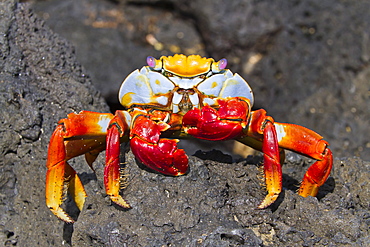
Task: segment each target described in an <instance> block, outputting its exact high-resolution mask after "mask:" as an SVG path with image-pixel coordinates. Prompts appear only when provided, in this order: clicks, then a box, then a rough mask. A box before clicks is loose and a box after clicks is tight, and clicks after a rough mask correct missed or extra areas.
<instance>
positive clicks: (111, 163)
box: [104, 111, 131, 208]
mask: <svg viewBox="0 0 370 247" xmlns="http://www.w3.org/2000/svg"><path fill="white" fill-rule="evenodd" d="M127 130H128V124H127V121H126V118H125V115H124V114H123V112H122V111H117V112H116V116H115V117H114V118H113V119H112V120H111V121H110V123H109V128H108V133H107V147H106V152H105V156H106V162H105V169H104V185H105V190H106V193H107V195H109V197H110V199H111V200H112V201H113V202H114V203H116V204H117V205H119V206H121V207H123V208H130V207H131V206H130V204H129V203H128V202H126V201H125V199H123V198H122V196H120V195H119V192H120V188H121V186H120V161H119V155H120V140H121V138H124V137H127V135H126V131H127Z"/></svg>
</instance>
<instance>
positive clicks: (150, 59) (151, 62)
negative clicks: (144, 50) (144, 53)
mask: <svg viewBox="0 0 370 247" xmlns="http://www.w3.org/2000/svg"><path fill="white" fill-rule="evenodd" d="M146 63H147V64H148V65H149V67H152V68H154V67H155V58H154V57H152V56H148V57H147V58H146Z"/></svg>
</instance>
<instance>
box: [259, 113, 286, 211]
mask: <svg viewBox="0 0 370 247" xmlns="http://www.w3.org/2000/svg"><path fill="white" fill-rule="evenodd" d="M262 152H263V159H264V164H263V168H264V173H265V182H266V189H267V192H268V194H267V195H266V197H265V199H264V200H263V201H262V203H261V204H260V205H259V206H258V208H266V207H268V206H269V205H271V204H272V203H274V202H275V201H276V199H277V198H278V196H279V194H280V192H281V190H282V180H283V176H282V175H283V174H282V171H281V164H280V154H279V146H278V141H277V135H276V130H275V126H274V124H273V123H272V122H271V121H269V120H268V121H266V122H265V126H264V128H263V143H262Z"/></svg>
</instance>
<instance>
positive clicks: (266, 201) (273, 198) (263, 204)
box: [257, 193, 279, 209]
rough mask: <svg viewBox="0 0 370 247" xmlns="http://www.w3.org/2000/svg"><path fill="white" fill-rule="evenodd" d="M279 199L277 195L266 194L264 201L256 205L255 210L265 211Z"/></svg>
mask: <svg viewBox="0 0 370 247" xmlns="http://www.w3.org/2000/svg"><path fill="white" fill-rule="evenodd" d="M278 197H279V193H270V194H268V195H267V196H266V197H265V199H264V200H263V201H262V202H261V204H260V205H258V207H257V209H265V208H267V207H268V206H270V205H271V204H273V203H274V202H275V201H276V199H277V198H278Z"/></svg>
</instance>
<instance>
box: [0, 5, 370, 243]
mask: <svg viewBox="0 0 370 247" xmlns="http://www.w3.org/2000/svg"><path fill="white" fill-rule="evenodd" d="M75 2H78V4H81V3H83V4H85V5H84V6H88V7H91V6H92V7H94V6H95V8H96V9H97V10H100V8H102V6H103V7H105V8H107V7H106V6H113V3H112V2H104V1H75ZM117 2H118V1H117ZM63 3H64V4H65V5H64V6H75V5H71V4H72V2H71V1H63ZM186 3H188V4H186ZM48 4H49V5H48ZM60 4H61V5H63V4H62V2H58V1H47V2H44V3H41V4H40V5H38V6H35V9H37V11H38V13H41V10H40V8H41V7H40V6H41V5H43V6H44V7H45V6H47V5H48V6H49V9H50V6H51V7H53V6H54V8H55V10H58V9H59V10H60V13H65V12H63V10H64V9H63V8H60V7H61V6H60ZM114 4H117V3H114ZM325 4H326V2H325ZM368 5H369V4H368V3H367V2H366V1H356V2H352V1H349V2H346V1H343V2H340V3H337V2H336V1H333V2H332V3H331V5H328V6H326V5H324V4H323V3H322V2H318V1H302V2H300V1H295V2H291V1H289V3H287V2H285V1H282V2H281V3H280V4H279V3H278V2H272V3H269V4H267V3H266V2H264V1H262V2H254V3H250V2H244V1H235V2H234V1H233V4H228V5H221V3H219V2H218V1H159V2H155V4H154V3H153V2H152V1H140V2H139V1H129V2H126V1H121V2H120V3H119V5H117V6H116V10H117V11H123V12H118V13H124V14H121V15H123V16H124V17H125V18H124V19H123V20H122V19H120V20H121V22H119V23H118V26H116V27H115V26H113V27H112V26H110V27H109V28H108V27H107V26H105V28H103V29H101V28H100V29H98V27H99V26H96V25H98V24H99V25H103V24H104V25H107V24H109V25H113V24H114V23H117V22H110V23H109V22H108V23H107V22H106V21H105V22H98V20H101V19H100V18H99V14H100V13H101V12H99V11H97V12H96V13H97V15H96V16H91V15H87V14H86V13H87V12H84V11H81V9H79V8H78V7H75V8H74V9H72V10H73V11H71V10H69V14H71V15H72V14H75V16H76V19H78V18H80V19H81V20H85V21H86V20H87V21H89V20H90V22H86V23H87V24H86V23H85V26H86V28H87V29H89V31H88V32H91V36H87V37H89V38H90V39H91V37H93V36H94V31H96V32H97V33H96V34H95V37H98V36H99V37H100V36H104V37H105V38H106V41H107V42H108V44H109V45H107V46H108V47H110V45H111V43H110V40H111V39H110V38H111V37H112V36H110V35H111V31H112V32H113V31H114V32H115V35H122V37H121V39H118V38H117V40H115V41H116V42H115V43H117V42H118V43H120V42H121V45H122V47H124V49H123V50H125V52H127V54H126V55H125V56H123V57H122V58H117V59H123V60H124V62H119V63H114V62H113V61H112V60H113V59H116V58H115V56H116V55H117V54H116V53H114V51H116V50H113V54H112V55H111V56H110V55H107V57H106V59H105V60H104V59H100V58H101V57H100V58H93V59H92V58H91V57H90V60H91V61H92V62H94V63H96V64H101V66H107V65H109V64H113V65H112V66H113V67H114V66H119V65H120V64H121V65H122V69H121V70H119V71H118V72H119V73H120V74H121V75H120V76H121V77H122V78H123V77H124V76H125V75H126V74H127V73H129V72H130V71H126V69H127V70H129V69H128V67H127V68H126V67H125V66H128V65H133V66H135V67H140V66H142V61H145V56H147V55H156V56H157V55H160V54H161V53H163V54H166V53H167V52H171V51H173V50H171V47H172V46H170V45H168V44H173V45H174V46H173V47H172V49H175V48H174V47H176V46H178V47H186V48H187V49H190V50H180V51H179V52H186V51H189V52H200V53H204V54H206V55H210V56H213V57H215V58H221V57H226V58H228V59H229V61H230V63H231V66H232V68H233V71H239V72H240V73H241V74H242V75H243V76H244V77H246V78H248V80H249V81H250V83H251V84H252V87H253V88H255V94H256V99H257V107H260V106H263V107H264V108H267V110H268V111H269V113H271V115H273V116H274V117H275V118H277V119H278V120H280V119H282V120H286V121H292V122H293V120H294V122H296V123H299V124H303V125H305V126H307V127H310V128H313V129H315V130H317V131H318V132H319V133H321V134H323V135H324V136H325V138H326V139H328V140H329V141H330V142H331V144H332V146H333V149H334V150H335V151H336V152H335V156H336V159H335V162H334V169H333V172H332V174H331V176H330V178H329V179H328V181H327V182H326V184H325V185H324V186H323V187H322V189H321V190H320V193H319V195H318V197H317V198H312V197H310V198H302V197H300V196H298V195H297V194H295V192H294V191H295V189H296V185H297V184H298V183H299V181H300V180H301V178H302V176H303V173H304V172H305V170H306V169H307V168H308V166H309V164H310V163H311V162H312V160H310V159H307V158H302V157H300V156H297V155H295V154H294V153H288V155H287V160H286V164H285V165H284V167H283V168H284V170H283V172H284V181H283V183H284V189H285V190H284V192H283V193H282V195H281V196H280V197H279V199H278V202H277V203H276V204H274V205H273V206H272V207H271V208H268V209H266V210H256V209H255V208H256V206H257V205H258V203H259V202H260V201H261V200H262V199H263V197H264V193H265V192H264V190H263V187H262V186H261V180H260V179H259V177H260V169H259V168H258V165H259V164H260V163H261V162H262V160H261V157H260V156H258V155H257V156H248V157H247V158H245V159H244V158H243V159H239V160H237V161H238V162H232V161H233V159H232V158H231V157H229V156H227V155H225V154H223V153H221V152H219V151H210V152H204V153H202V152H197V153H196V155H195V156H191V157H190V166H191V170H190V172H189V174H188V175H186V176H182V177H176V178H173V177H167V176H163V175H160V174H156V173H152V172H149V171H147V170H144V169H142V168H140V167H139V166H137V165H136V164H135V161H134V157H133V156H132V154H131V152H128V153H127V154H126V159H125V161H126V164H127V173H128V174H129V177H128V182H129V183H128V187H127V188H126V189H125V190H124V191H123V194H124V196H125V198H126V199H127V200H128V201H129V202H130V203H131V205H132V206H133V208H132V209H130V210H122V209H120V208H118V207H116V206H114V205H112V203H111V202H110V200H109V198H107V197H106V196H105V193H104V188H103V184H102V181H103V179H102V172H103V166H104V158H103V155H102V157H100V158H99V159H98V160H97V161H96V162H95V166H94V168H95V169H96V171H97V173H96V175H95V174H94V173H93V172H92V171H91V170H89V169H88V166H87V165H86V164H85V162H84V160H83V159H80V158H77V159H74V160H73V161H72V162H71V164H72V166H73V167H75V168H76V170H78V172H79V174H80V176H81V178H82V181H83V183H84V185H85V188H86V189H87V192H88V194H89V197H88V198H87V201H86V204H85V207H84V209H83V211H82V212H78V210H77V209H76V207H75V206H74V205H73V203H72V202H71V201H70V200H69V199H67V201H66V202H65V206H66V208H67V211H68V212H69V213H70V214H71V215H72V216H73V217H75V218H76V219H77V221H76V223H75V224H73V225H67V224H64V223H63V222H60V221H59V220H57V219H56V217H54V216H53V215H52V214H51V212H50V211H49V210H48V209H47V207H46V206H45V200H44V191H45V190H44V183H45V171H46V168H45V158H46V152H47V144H48V140H49V138H50V135H51V133H52V131H53V129H54V127H55V126H56V122H57V121H58V120H59V119H61V118H64V117H65V116H66V114H68V113H69V112H71V111H77V112H78V111H80V110H91V111H99V112H107V111H109V108H108V106H107V104H106V103H105V102H104V99H103V97H102V96H101V95H100V93H99V92H98V91H97V90H96V89H95V87H94V86H93V85H92V83H91V80H90V78H89V77H88V75H87V74H88V73H92V74H93V73H95V72H96V71H98V70H99V69H98V67H89V66H88V64H86V65H85V66H86V67H89V72H87V71H86V70H85V69H83V68H82V67H81V65H80V64H79V63H78V62H77V59H76V55H75V51H74V48H73V46H72V45H71V43H69V42H68V41H66V40H65V39H64V38H61V37H60V36H59V35H57V34H55V33H54V32H53V31H51V29H49V27H47V26H46V25H45V23H44V22H43V21H41V18H39V17H37V16H36V15H35V14H34V12H33V11H32V10H30V9H29V6H28V5H25V4H19V3H17V2H16V1H12V0H3V1H2V2H1V3H0V7H1V8H0V9H1V11H0V14H1V18H0V34H1V35H0V40H1V42H0V45H1V47H0V49H1V50H0V52H1V56H2V59H1V60H0V94H1V97H0V114H1V118H0V119H1V124H0V152H1V156H0V200H1V201H0V202H1V203H0V212H1V213H0V243H1V244H3V245H4V246H62V245H65V246H69V245H73V246H314V245H315V246H369V245H370V237H369V236H370V234H369V225H370V213H369V206H370V201H369V200H370V199H369V198H370V196H369V195H370V193H369V190H370V185H369V183H370V182H369V181H370V162H368V161H365V160H368V157H369V156H368V153H369V152H368V149H369V145H368V142H369V139H370V138H369V133H368V131H367V129H368V126H369V122H368V121H369V119H370V118H369V112H370V109H369V104H370V103H369V102H370V101H369V77H370V76H369V73H370V72H369V66H368V62H369V48H368V47H369V27H368V25H369V24H368V23H367V22H366V20H368V18H369V14H368V13H367V11H366V10H367V9H368ZM277 7H279V8H277ZM328 7H330V8H328ZM108 9H109V8H108ZM275 9H281V11H276V10H275ZM88 10H89V9H88ZM128 10H130V11H131V12H130V11H128ZM288 10H289V11H288ZM124 11H126V12H124ZM43 13H44V14H43V15H42V16H44V17H47V14H46V13H47V12H46V8H44V9H43ZM54 13H55V12H54ZM88 13H90V14H91V12H88ZM108 13H112V12H108ZM163 13H167V15H165V16H164V17H161V16H162V14H163ZM169 13H173V14H169ZM116 14H117V13H116ZM130 14H131V15H130ZM97 16H98V17H97ZM113 16H117V15H113ZM118 16H119V15H118ZM148 16H149V17H151V18H149V17H148ZM153 16H154V17H153ZM86 17H90V19H89V18H86ZM185 17H186V18H185ZM106 18H110V16H109V15H108V17H106ZM166 18H167V19H166ZM51 19H52V15H49V19H48V21H50V20H51ZM65 20H66V22H67V23H68V21H71V18H66V19H65ZM138 20H142V23H139V24H140V25H139V24H137V21H138ZM55 23H57V22H56V21H55ZM75 23H77V22H73V23H70V24H69V28H70V29H71V28H72V27H74V26H76V27H80V26H79V25H77V24H75ZM81 23H83V22H81ZM92 23H94V25H92ZM148 23H150V24H151V26H150V25H149V24H148ZM153 23H154V24H153ZM189 23H190V24H189ZM51 24H53V22H51ZM156 24H158V25H156ZM170 24H173V25H170ZM58 25H59V26H64V25H65V22H62V21H60V20H59V24H58ZM58 25H57V24H55V25H51V26H53V28H55V27H57V26H58ZM80 25H82V24H80ZM104 25H103V26H104ZM149 26H150V27H151V28H152V29H149V28H148V27H149ZM154 27H155V28H154ZM94 28H95V29H94ZM130 28H131V29H130ZM166 28H167V29H166ZM78 30H79V31H78V35H79V36H78V37H82V36H84V35H85V33H84V30H85V29H84V28H80V29H78ZM180 30H182V31H183V32H184V33H183V34H184V37H183V38H182V39H180V38H179V37H182V36H181V34H178V35H179V36H178V38H177V40H176V39H171V37H172V36H170V34H172V33H179V32H180ZM184 30H188V31H186V32H185V31H184ZM67 31H68V30H67ZM103 31H104V32H106V33H105V34H104V33H99V32H103ZM128 31H130V32H128ZM58 32H59V31H58ZM98 33H99V35H97V34H98ZM122 33H125V35H123V34H122ZM108 34H109V35H108ZM143 34H144V36H143ZM149 34H152V36H150V35H149ZM165 34H167V35H168V36H165ZM187 34H191V35H194V38H192V39H191V38H189V37H192V36H191V35H190V36H189V37H188V36H187ZM148 35H149V36H148ZM161 35H162V36H161ZM143 37H146V38H143ZM153 37H154V38H155V40H157V41H158V40H159V41H161V42H160V44H158V43H156V42H155V40H154V41H153V39H152V38H153ZM68 38H70V37H68ZM187 39H189V40H192V41H193V43H192V45H189V44H190V43H189V42H190V41H188V42H185V41H184V40H187ZM71 40H73V39H71ZM119 40H120V41H119ZM164 40H165V41H166V42H164ZM167 40H168V42H167ZM170 40H173V41H171V42H175V41H176V42H178V43H171V42H170ZM94 41H96V40H94ZM180 41H182V42H185V43H186V44H185V43H181V42H180ZM95 44H96V42H95ZM161 44H162V45H163V46H161ZM196 44H202V45H201V46H197V45H196ZM85 45H86V46H87V47H88V46H91V47H94V43H88V44H87V43H86V44H85ZM116 45H118V44H116ZM155 45H156V46H155ZM76 47H77V49H79V48H78V47H81V46H80V45H76ZM194 47H198V48H197V49H198V50H191V48H194ZM199 47H200V48H199ZM152 48H155V49H157V50H155V49H152ZM194 49H195V48H194ZM99 50H100V49H97V48H96V49H95V50H94V49H92V50H89V49H86V51H85V53H82V55H83V56H85V59H89V58H88V54H90V55H91V56H98V55H97V54H100V53H99ZM95 52H97V53H95ZM77 53H78V52H77ZM79 56H81V54H80V55H79ZM141 56H142V57H143V58H141ZM251 59H252V60H251ZM253 59H255V60H253ZM80 61H82V59H81V60H80ZM253 61H257V62H256V63H253ZM115 62H117V61H116V60H115ZM103 70H104V69H103ZM123 70H124V71H123ZM130 70H131V68H130ZM112 73H113V72H112ZM94 78H95V77H94ZM108 78H109V76H103V79H102V80H100V81H99V83H103V84H107V83H108V82H107V81H109V79H108ZM105 79H106V80H105ZM120 80H121V79H120ZM120 80H119V81H120ZM95 83H98V81H95ZM115 83H117V82H116V81H115ZM118 85H119V84H118ZM95 86H96V88H99V85H95ZM104 95H108V96H109V95H110V93H108V94H105V93H104ZM257 95H258V96H257ZM282 105H283V106H286V107H284V108H281V106H282ZM111 106H112V104H111ZM354 155H357V156H360V157H353V156H354ZM222 162H226V163H222Z"/></svg>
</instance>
